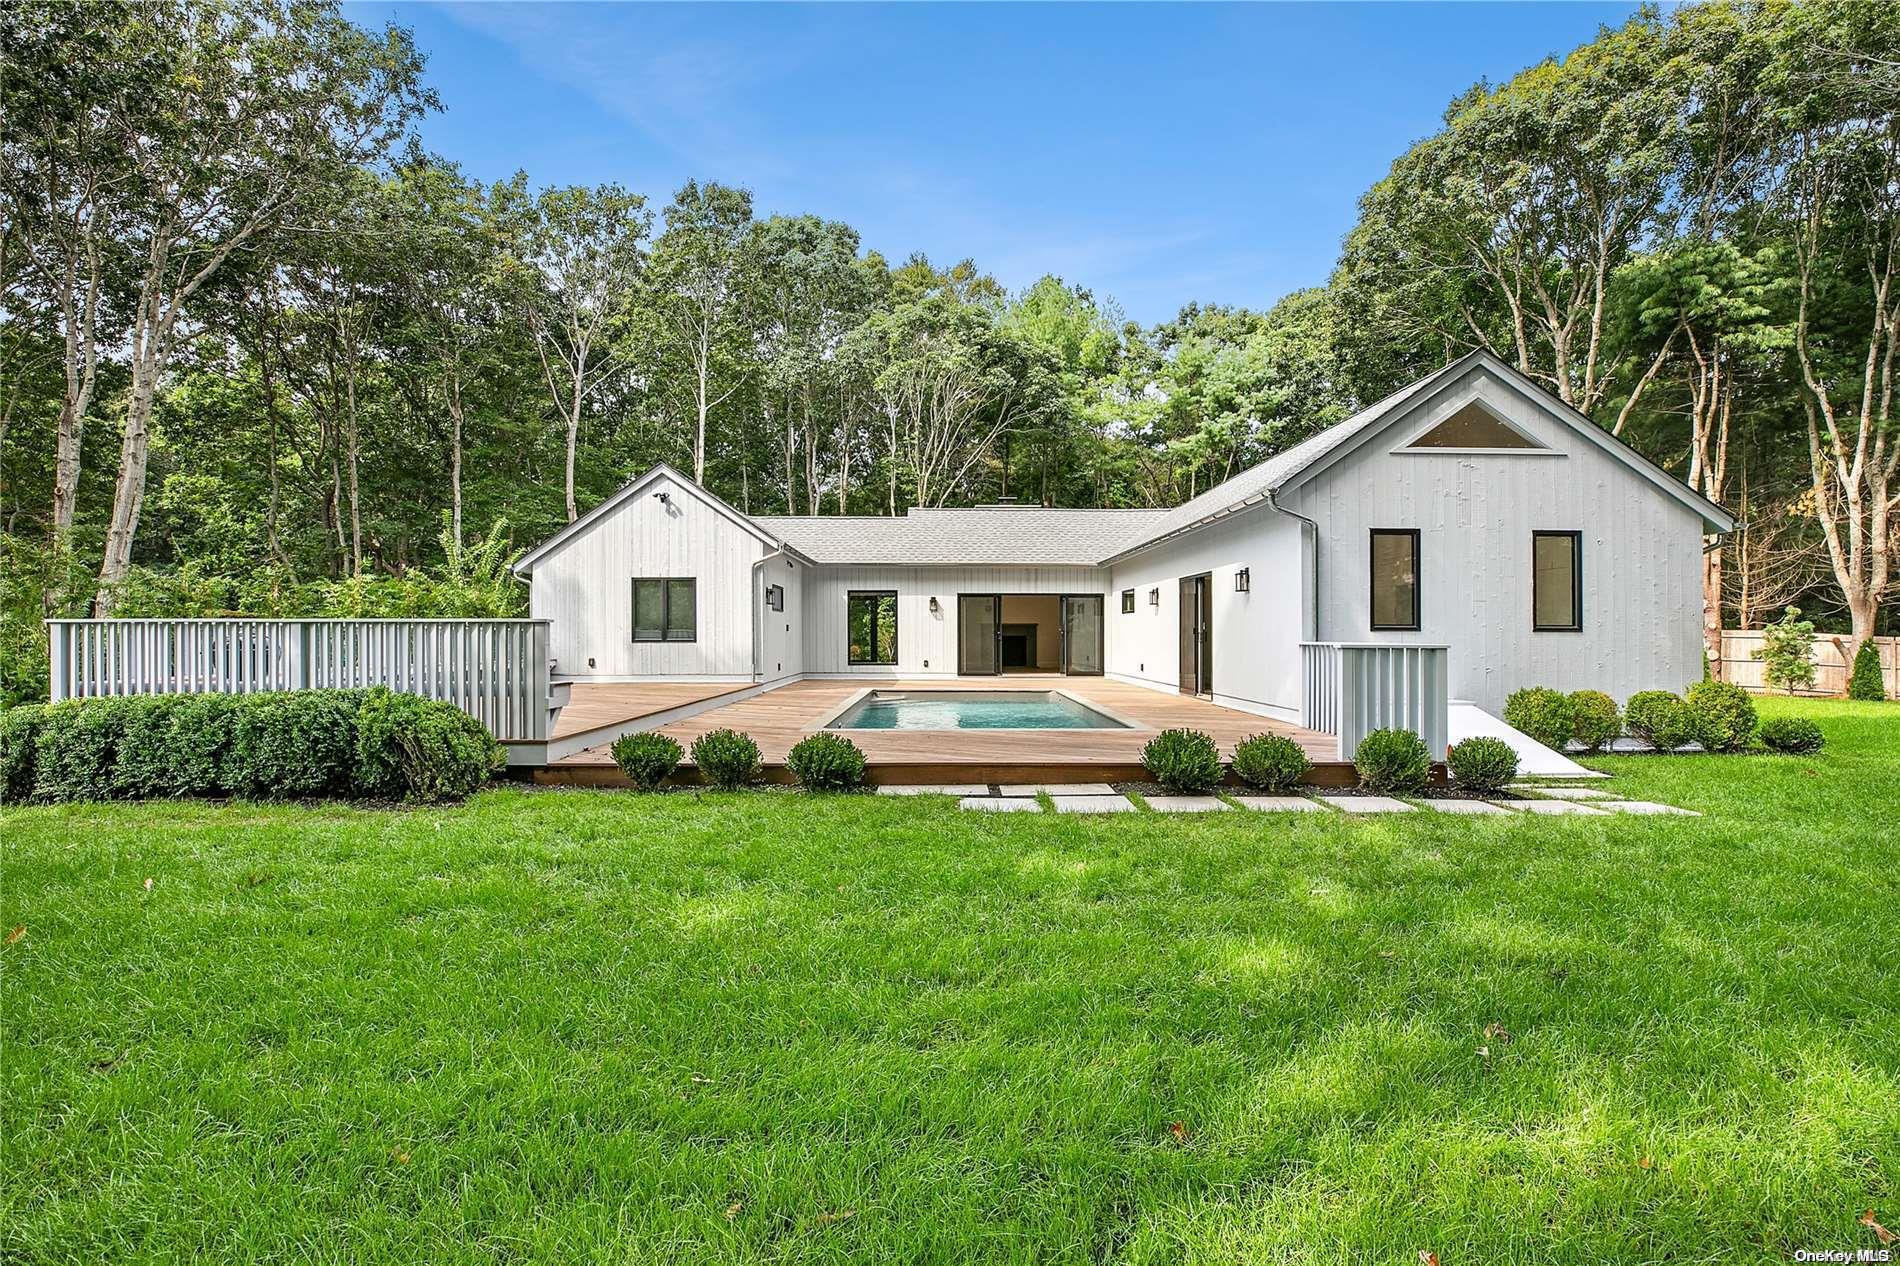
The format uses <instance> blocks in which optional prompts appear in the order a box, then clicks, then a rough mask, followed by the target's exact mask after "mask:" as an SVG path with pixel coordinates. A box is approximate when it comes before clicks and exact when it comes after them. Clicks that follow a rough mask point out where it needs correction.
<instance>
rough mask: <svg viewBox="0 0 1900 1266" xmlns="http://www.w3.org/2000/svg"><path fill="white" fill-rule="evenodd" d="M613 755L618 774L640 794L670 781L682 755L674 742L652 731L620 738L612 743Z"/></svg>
mask: <svg viewBox="0 0 1900 1266" xmlns="http://www.w3.org/2000/svg"><path fill="white" fill-rule="evenodd" d="M613 754H614V764H616V765H618V766H620V772H621V773H623V774H625V775H626V776H627V777H628V779H629V780H631V781H632V783H633V785H634V786H636V787H638V788H639V789H640V790H641V791H652V790H653V789H654V788H656V787H658V786H659V785H660V784H661V783H663V782H665V781H666V780H667V779H668V778H670V777H671V776H672V774H673V771H674V770H675V769H678V768H679V763H680V757H681V756H683V755H685V753H683V752H682V751H680V745H679V744H678V743H677V742H675V741H674V740H672V739H670V738H668V737H667V736H666V735H664V734H656V733H654V732H653V731H651V730H643V731H641V732H640V733H638V734H623V735H621V736H620V737H619V738H617V739H615V740H614V745H613Z"/></svg>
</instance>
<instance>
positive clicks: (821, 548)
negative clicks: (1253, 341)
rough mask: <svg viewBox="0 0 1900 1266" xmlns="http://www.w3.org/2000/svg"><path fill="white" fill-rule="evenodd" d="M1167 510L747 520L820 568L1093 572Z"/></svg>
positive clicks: (985, 509)
mask: <svg viewBox="0 0 1900 1266" xmlns="http://www.w3.org/2000/svg"><path fill="white" fill-rule="evenodd" d="M1167 513H1168V511H1166V510H1060V509H1057V510H1051V509H1044V508H1043V507H1041V506H975V507H971V508H969V509H943V510H927V509H920V510H912V511H911V512H910V513H909V514H907V515H904V516H902V517H900V518H892V517H889V516H883V515H879V516H868V515H867V516H839V515H821V516H816V517H803V516H800V517H786V516H771V515H756V514H755V515H753V516H752V521H753V522H754V523H756V524H758V525H759V527H760V528H761V529H762V530H763V531H765V532H768V533H770V534H771V535H773V536H775V537H777V538H778V539H779V540H781V541H783V542H785V543H786V544H787V545H789V546H791V547H792V548H793V549H795V550H797V551H798V552H799V553H801V554H804V555H805V556H806V557H808V558H810V559H811V560H812V561H814V562H819V563H910V564H917V565H920V566H930V565H933V564H948V565H959V564H965V565H969V566H978V567H980V566H991V565H1004V564H1016V565H1029V566H1035V565H1038V564H1041V565H1044V566H1053V565H1058V564H1070V565H1079V566H1088V567H1093V566H1095V565H1096V564H1097V563H1099V562H1101V561H1102V560H1103V559H1104V558H1107V557H1108V556H1109V555H1111V554H1118V553H1120V552H1121V551H1123V550H1125V549H1129V548H1132V547H1133V546H1135V545H1137V544H1139V543H1140V542H1141V541H1143V540H1146V539H1147V538H1148V536H1149V535H1151V534H1152V528H1153V525H1154V524H1155V523H1156V522H1157V521H1158V520H1159V519H1160V518H1161V517H1162V516H1163V515H1165V514H1167Z"/></svg>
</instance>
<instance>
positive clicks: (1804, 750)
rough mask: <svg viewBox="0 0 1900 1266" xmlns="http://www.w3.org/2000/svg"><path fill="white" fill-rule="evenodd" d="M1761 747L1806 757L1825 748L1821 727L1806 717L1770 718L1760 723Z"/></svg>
mask: <svg viewBox="0 0 1900 1266" xmlns="http://www.w3.org/2000/svg"><path fill="white" fill-rule="evenodd" d="M1761 741H1762V746H1763V747H1766V748H1767V749H1768V750H1769V751H1771V752H1785V753H1787V754H1788V755H1790V756H1808V755H1811V754H1813V753H1815V752H1818V751H1820V750H1821V749H1822V748H1824V747H1826V746H1827V737H1826V736H1825V735H1823V734H1822V733H1821V727H1820V726H1818V725H1816V724H1815V723H1814V722H1812V721H1810V720H1808V719H1807V718H1806V717H1771V718H1769V719H1768V720H1766V721H1763V722H1762V723H1761Z"/></svg>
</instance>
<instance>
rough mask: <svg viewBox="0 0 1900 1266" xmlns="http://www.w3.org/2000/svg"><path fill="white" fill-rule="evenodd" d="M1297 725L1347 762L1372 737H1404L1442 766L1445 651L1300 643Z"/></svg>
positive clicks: (1446, 693)
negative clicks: (1334, 747) (1390, 733)
mask: <svg viewBox="0 0 1900 1266" xmlns="http://www.w3.org/2000/svg"><path fill="white" fill-rule="evenodd" d="M1300 656H1301V669H1302V678H1303V685H1304V689H1303V692H1302V704H1301V709H1300V724H1301V725H1303V726H1305V727H1306V728H1307V729H1309V730H1314V731H1317V732H1318V733H1321V734H1331V735H1335V736H1336V737H1337V738H1338V740H1339V759H1340V760H1351V759H1352V758H1353V753H1355V752H1357V751H1358V750H1359V740H1360V739H1362V738H1364V737H1365V736H1366V735H1367V734H1369V733H1371V732H1372V731H1373V730H1387V729H1390V730H1411V731H1412V732H1413V733H1414V734H1417V735H1418V736H1419V737H1420V738H1421V739H1423V740H1424V741H1425V750H1427V751H1428V752H1430V753H1431V754H1432V759H1433V760H1435V761H1442V760H1444V759H1445V744H1446V741H1447V738H1446V735H1447V730H1448V719H1447V718H1448V715H1449V713H1450V705H1451V699H1450V681H1451V674H1450V671H1449V666H1448V662H1447V661H1448V657H1449V651H1448V650H1447V648H1445V647H1443V646H1393V645H1388V644H1386V643H1383V642H1302V643H1300Z"/></svg>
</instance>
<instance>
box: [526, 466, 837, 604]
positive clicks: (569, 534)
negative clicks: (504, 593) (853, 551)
mask: <svg viewBox="0 0 1900 1266" xmlns="http://www.w3.org/2000/svg"><path fill="white" fill-rule="evenodd" d="M658 479H670V480H672V481H673V482H674V483H675V484H677V485H679V486H680V487H681V488H682V489H684V490H685V491H687V492H689V493H691V494H692V495H693V496H695V497H698V498H699V499H700V500H701V501H703V502H705V503H706V504H707V505H709V506H711V507H712V508H713V509H714V510H716V511H718V512H719V513H720V514H721V515H723V516H724V517H726V518H728V519H730V520H731V521H732V522H733V523H734V524H735V525H736V526H738V527H739V528H742V529H743V530H745V531H746V532H749V533H751V534H752V535H753V536H755V537H757V538H758V539H759V540H760V541H763V542H764V543H765V544H767V545H769V546H771V547H772V548H773V549H781V548H783V547H784V542H782V541H780V540H779V539H778V538H777V537H775V536H772V535H771V534H770V533H768V532H766V531H765V530H763V529H762V528H760V527H759V525H758V523H757V522H755V521H754V520H752V519H749V518H747V517H746V516H745V515H743V514H741V513H740V512H739V511H738V510H735V509H734V508H733V507H732V506H730V505H728V504H726V503H725V502H724V501H722V500H720V499H719V498H718V497H717V496H715V495H714V494H713V493H711V492H709V491H707V490H706V489H705V488H702V487H700V486H699V485H698V484H696V483H694V482H693V481H692V479H690V478H689V477H687V476H686V475H682V474H681V473H680V472H679V471H677V470H674V469H673V468H672V467H671V466H669V465H667V464H666V463H665V462H661V463H660V464H659V465H657V466H655V467H654V468H653V469H652V470H649V471H648V472H647V473H646V474H644V475H641V476H640V477H638V478H637V479H631V480H628V481H627V482H626V483H625V484H622V485H621V487H620V490H619V491H618V492H616V493H614V494H613V496H611V497H608V498H607V499H606V500H605V501H603V502H601V503H600V504H599V505H597V506H595V507H594V508H593V509H591V510H589V511H588V512H587V513H586V514H583V515H582V516H581V517H580V518H578V519H576V520H574V521H573V522H572V523H570V524H568V525H567V526H566V527H564V528H562V529H561V530H560V531H558V532H556V533H555V534H554V535H553V536H550V537H549V538H548V539H547V540H545V541H542V542H541V543H540V544H539V545H537V546H535V547H534V548H533V549H531V550H529V551H528V552H527V553H526V554H524V555H522V557H521V561H520V562H518V563H516V564H515V565H514V572H515V574H516V575H517V576H525V575H527V574H528V573H529V572H531V571H533V570H534V568H535V565H536V564H537V563H539V562H540V561H541V560H542V559H544V558H546V557H547V556H548V555H550V554H552V553H554V552H555V551H556V550H558V549H560V548H561V547H562V546H563V545H565V544H567V543H568V542H569V541H571V540H573V539H574V538H575V537H577V536H579V535H580V534H581V533H583V532H585V531H587V530H588V529H589V528H591V527H592V526H593V525H594V524H596V523H598V522H600V520H602V519H604V518H606V517H607V516H608V515H609V514H612V513H613V512H614V510H615V509H617V508H618V507H620V506H622V505H625V504H626V503H627V502H628V501H629V500H631V499H633V498H634V497H637V496H639V495H640V494H641V493H642V492H644V491H645V490H646V489H647V488H649V487H650V486H652V484H653V483H654V481H655V480H658ZM806 561H807V562H809V561H810V560H809V559H807V560H806Z"/></svg>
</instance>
